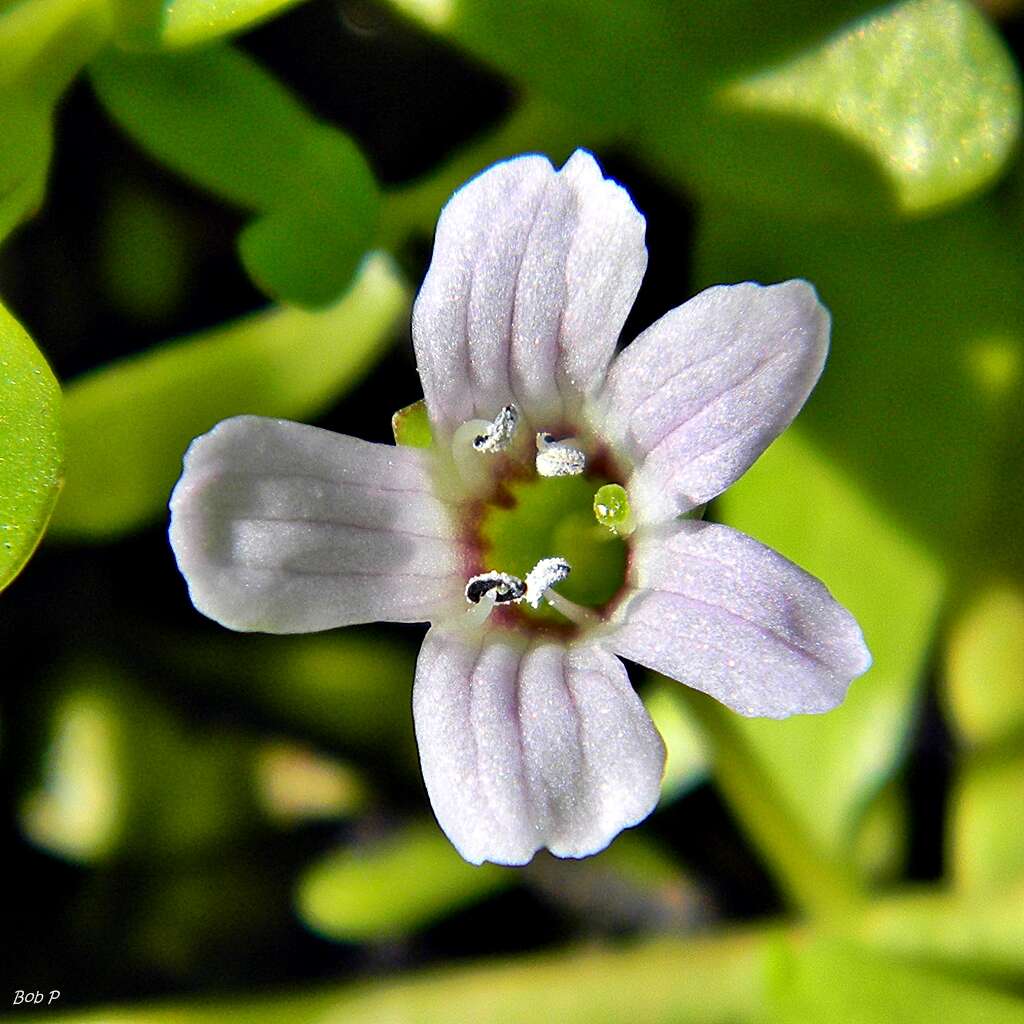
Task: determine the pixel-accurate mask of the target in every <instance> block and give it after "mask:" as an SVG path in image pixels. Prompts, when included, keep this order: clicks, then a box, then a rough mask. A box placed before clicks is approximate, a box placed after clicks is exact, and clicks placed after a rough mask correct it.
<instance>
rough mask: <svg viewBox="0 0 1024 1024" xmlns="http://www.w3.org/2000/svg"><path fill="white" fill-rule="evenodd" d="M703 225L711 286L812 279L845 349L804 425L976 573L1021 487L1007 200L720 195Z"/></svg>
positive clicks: (1017, 272) (1020, 313)
mask: <svg viewBox="0 0 1024 1024" xmlns="http://www.w3.org/2000/svg"><path fill="white" fill-rule="evenodd" d="M700 224H701V231H700V233H699V235H698V240H697V257H696V264H697V268H698V271H697V277H698V284H701V285H703V284H705V283H707V284H712V283H719V282H723V281H741V280H756V281H780V280H785V279H786V278H790V277H803V278H806V279H807V280H809V281H811V282H812V283H813V284H814V286H815V287H816V288H817V290H818V293H819V295H820V296H821V299H822V301H823V302H824V303H825V305H826V306H828V307H829V309H830V310H831V312H832V347H831V351H830V352H829V358H828V364H827V365H826V367H825V371H824V373H823V374H822V377H821V380H820V381H819V383H818V385H817V387H816V388H815V391H814V394H813V395H812V397H811V399H810V401H809V402H808V404H807V407H806V408H805V409H804V410H803V411H802V412H801V414H800V416H799V418H798V419H797V423H796V429H797V430H798V431H799V432H800V433H801V434H802V435H803V436H804V437H806V438H808V439H809V440H810V441H811V442H812V443H813V445H814V446H815V448H816V449H817V450H818V451H819V452H820V453H821V454H822V456H824V457H825V458H826V459H828V460H829V461H830V462H831V463H832V464H834V465H835V466H836V467H837V468H838V469H839V470H840V471H842V472H843V473H844V474H845V475H846V476H847V477H848V478H849V479H850V480H851V481H853V482H854V483H855V484H856V485H857V486H858V489H860V490H862V491H863V492H864V493H865V496H866V497H867V498H869V499H870V500H871V502H872V503H873V504H874V505H875V506H876V507H875V509H874V511H873V514H874V515H875V516H884V517H885V518H886V519H887V520H888V521H889V523H890V524H891V526H890V529H893V530H898V529H905V530H908V531H910V532H911V534H912V537H913V539H915V540H917V541H918V542H920V544H922V545H923V546H924V547H926V548H927V550H928V552H929V554H930V555H931V556H934V557H937V558H938V560H940V561H942V562H945V563H947V564H955V565H956V567H957V571H958V572H961V573H963V572H966V571H968V570H969V571H970V572H971V573H972V574H973V573H974V572H975V571H976V568H975V567H976V562H977V556H978V553H979V545H980V547H982V548H983V547H986V546H987V543H988V540H989V538H988V535H987V532H984V533H982V534H979V532H978V529H979V523H981V522H983V521H984V520H985V519H986V518H987V516H988V515H989V509H990V506H991V505H992V504H994V503H996V502H999V501H1001V500H1002V499H1003V498H1004V496H1005V495H1006V494H1007V490H1008V487H1009V486H1010V485H1015V483H1016V481H1015V480H1014V479H1013V478H1012V477H1010V478H1007V473H1006V470H1005V468H1004V464H1003V460H1004V457H1005V452H1006V451H1013V450H1017V449H1019V448H1020V446H1019V445H1015V443H1014V442H1015V440H1016V439H1017V438H1018V437H1019V431H1016V432H1015V425H1014V424H1013V422H1012V417H1013V416H1014V411H1015V409H1016V407H1017V406H1019V404H1020V402H1019V396H1020V394H1021V383H1022V381H1024V260H1022V258H1021V249H1020V246H1019V244H1018V239H1017V237H1016V235H1015V234H1014V233H1013V232H1012V231H1010V230H1008V224H1007V220H1006V216H1005V213H1004V211H1003V209H1002V208H1001V206H1000V205H999V204H998V203H997V202H996V201H995V200H994V199H993V198H992V197H986V198H984V199H981V200H978V201H976V202H974V203H971V204H969V205H967V206H965V207H963V208H961V209H959V210H956V211H953V212H950V213H947V214H945V215H943V216H939V217H934V218H932V219H930V220H927V221H919V222H912V223H908V224H904V225H877V224H871V223H869V222H864V223H861V224H858V225H856V226H854V225H850V224H846V225H831V224H829V225H826V224H817V225H807V224H801V223H798V222H796V221H793V220H790V219H787V218H782V217H778V216H776V215H774V214H772V213H771V212H770V211H764V210H757V209H755V208H753V207H741V206H739V205H737V204H731V205H721V206H720V205H718V204H714V205H709V206H707V207H706V208H705V210H704V215H703V216H702V218H701V221H700ZM994 368H996V372H993V370H994ZM780 493H781V492H780ZM824 507H825V508H826V509H827V510H828V512H829V513H830V512H831V506H830V505H826V506H824ZM1012 529H1016V530H1018V531H1019V530H1020V523H1019V522H1018V523H1016V524H1013V523H1008V524H1006V526H1005V527H1004V530H1003V533H1004V535H1005V536H1006V539H1007V541H1008V542H1009V541H1010V531H1011V530H1012ZM1018 536H1019V533H1018ZM1008 546H1009V547H1011V548H1012V546H1013V545H1012V543H1010V544H1008ZM822 576H823V578H824V579H825V580H826V582H828V581H829V579H830V578H829V576H828V575H827V574H826V572H825V570H824V568H823V569H822ZM881 600H882V602H883V603H884V601H885V600H887V597H884V596H883V597H881ZM893 625H894V626H898V623H896V622H894V623H893ZM869 639H870V637H869Z"/></svg>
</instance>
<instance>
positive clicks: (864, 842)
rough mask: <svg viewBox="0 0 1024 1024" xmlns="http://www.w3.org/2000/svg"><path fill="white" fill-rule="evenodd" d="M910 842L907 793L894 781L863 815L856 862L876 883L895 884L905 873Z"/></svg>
mask: <svg viewBox="0 0 1024 1024" xmlns="http://www.w3.org/2000/svg"><path fill="white" fill-rule="evenodd" d="M909 843H910V834H909V828H908V823H907V796H906V792H905V791H904V788H903V786H902V785H900V784H899V782H896V781H892V782H889V783H888V784H887V785H885V786H884V787H883V788H882V789H881V790H879V791H878V792H877V793H875V794H874V796H873V797H872V798H871V800H870V801H869V803H868V805H867V807H866V808H864V810H863V812H862V813H861V814H860V816H859V820H858V821H857V826H856V834H855V836H854V841H853V850H852V852H853V861H854V863H855V864H856V865H857V867H858V869H859V870H860V874H861V875H862V876H863V877H864V878H866V879H868V880H869V881H870V882H872V883H873V884H875V885H877V884H879V883H882V882H885V883H891V882H893V881H895V880H896V879H897V878H898V877H899V876H900V875H901V874H902V873H903V869H904V865H905V862H906V857H907V852H908V849H909Z"/></svg>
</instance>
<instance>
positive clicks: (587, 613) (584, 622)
mask: <svg viewBox="0 0 1024 1024" xmlns="http://www.w3.org/2000/svg"><path fill="white" fill-rule="evenodd" d="M544 598H545V600H546V601H547V603H548V604H549V605H551V607H552V608H554V609H555V611H556V612H560V613H561V614H562V615H564V616H565V617H566V618H567V619H568V620H569V621H570V622H575V623H576V625H577V626H591V627H593V626H598V625H600V624H601V621H602V619H601V616H600V615H598V614H597V613H596V612H592V611H591V610H590V609H589V608H584V607H583V606H582V605H578V604H576V602H575V601H570V600H569V599H568V598H567V597H562V595H561V594H560V593H559V592H558V591H557V590H549V591H548V592H547V593H546V594H545V595H544Z"/></svg>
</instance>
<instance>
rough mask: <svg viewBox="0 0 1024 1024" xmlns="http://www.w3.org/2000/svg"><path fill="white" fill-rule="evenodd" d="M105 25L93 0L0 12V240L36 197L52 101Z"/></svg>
mask: <svg viewBox="0 0 1024 1024" xmlns="http://www.w3.org/2000/svg"><path fill="white" fill-rule="evenodd" d="M109 29H110V15H109V12H108V10H107V7H106V5H105V4H104V3H99V2H96V0H34V2H32V3H20V4H15V5H14V6H13V7H10V8H9V9H7V10H3V11H0V54H3V60H2V61H0V138H2V139H3V143H4V158H3V161H0V240H2V239H4V238H5V237H6V236H7V235H8V234H9V233H10V232H11V231H12V230H13V229H14V228H15V227H16V226H17V225H18V224H19V223H21V221H23V220H24V219H25V218H26V217H29V216H31V214H33V213H34V212H35V210H36V209H37V208H38V207H39V206H40V204H41V203H42V201H43V196H44V194H45V191H46V175H47V170H48V168H49V163H50V150H51V148H52V145H53V140H52V132H53V125H52V121H53V108H54V105H55V104H56V102H57V100H58V99H59V97H60V94H61V93H62V92H63V90H64V89H65V88H66V87H67V85H68V84H69V83H70V82H71V81H72V79H73V78H74V77H75V76H76V75H77V74H78V72H79V70H80V69H81V68H82V66H83V65H84V64H85V63H86V61H88V60H89V59H90V58H91V57H92V56H93V54H94V53H95V52H96V51H97V49H99V47H100V46H101V45H102V44H103V42H104V40H105V39H106V37H107V34H108V32H109Z"/></svg>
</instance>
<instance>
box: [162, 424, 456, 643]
mask: <svg viewBox="0 0 1024 1024" xmlns="http://www.w3.org/2000/svg"><path fill="white" fill-rule="evenodd" d="M424 460H425V455H424V453H423V452H421V451H420V450H419V449H414V448H392V447H388V446H385V445H378V444H370V443H368V442H366V441H358V440H356V439H355V438H351V437H346V436H344V435H343V434H335V433H332V432H331V431H329V430H320V429H319V428H317V427H307V426H304V425H302V424H300V423H290V422H288V421H287V420H274V419H266V418H264V417H261V416H238V417H236V418H234V419H230V420H224V422H222V423H219V424H218V425H217V426H216V427H214V428H213V430H211V431H210V432H209V433H208V434H204V435H203V436H202V437H199V438H197V439H196V440H195V441H193V442H192V445H191V447H190V448H189V450H188V452H187V453H186V455H185V469H184V472H183V474H182V477H181V479H180V480H179V481H178V484H177V486H176V487H175V488H174V493H173V494H172V495H171V503H170V507H171V528H170V539H171V546H172V547H173V549H174V554H175V557H176V558H177V560H178V567H179V568H180V569H181V571H182V573H183V574H184V576H185V578H186V580H187V581H188V587H189V593H190V595H191V597H192V602H193V604H195V606H196V608H198V609H199V610H200V611H201V612H202V613H203V614H204V615H208V616H209V617H210V618H211V619H215V620H216V621H217V622H219V623H221V624H222V625H224V626H228V627H229V628H231V629H240V630H259V631H262V632H265V633H304V632H310V631H313V630H319V629H330V628H332V627H334V626H343V625H350V624H352V623H356V622H373V621H376V620H378V619H383V620H390V621H395V622H418V621H423V620H425V619H429V618H431V616H432V615H433V614H435V612H437V611H438V610H439V609H442V608H444V607H446V606H448V607H461V606H462V605H463V604H464V601H463V597H462V588H463V587H464V585H465V570H464V564H463V561H464V559H463V553H462V551H461V549H460V547H459V545H458V544H457V542H456V541H455V540H454V539H453V538H454V537H455V527H454V524H453V520H452V516H451V513H450V510H449V508H448V506H447V505H445V504H444V503H443V502H441V501H439V500H438V499H437V498H436V497H435V496H434V494H433V490H432V486H431V481H430V477H429V475H428V472H427V470H426V468H425V461H424Z"/></svg>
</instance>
